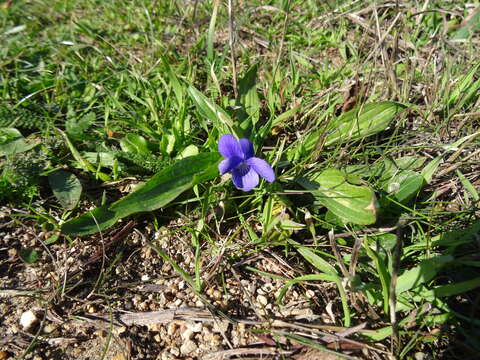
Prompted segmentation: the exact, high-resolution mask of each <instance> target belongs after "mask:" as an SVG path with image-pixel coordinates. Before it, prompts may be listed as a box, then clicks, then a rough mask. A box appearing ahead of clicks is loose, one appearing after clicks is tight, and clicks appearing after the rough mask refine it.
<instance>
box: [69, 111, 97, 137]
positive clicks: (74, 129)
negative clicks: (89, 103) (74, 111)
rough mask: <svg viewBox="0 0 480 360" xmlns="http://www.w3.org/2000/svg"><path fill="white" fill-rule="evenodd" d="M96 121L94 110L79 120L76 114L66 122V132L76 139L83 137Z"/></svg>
mask: <svg viewBox="0 0 480 360" xmlns="http://www.w3.org/2000/svg"><path fill="white" fill-rule="evenodd" d="M94 122H95V114H94V113H92V112H89V113H87V114H85V115H84V116H82V117H81V118H80V119H78V120H77V119H76V118H75V117H74V116H73V117H70V118H69V119H68V120H67V122H66V123H65V132H66V133H67V134H68V136H70V137H72V138H74V139H81V138H82V136H83V135H84V133H85V131H86V130H87V129H88V128H89V127H90V126H92V124H93V123H94Z"/></svg>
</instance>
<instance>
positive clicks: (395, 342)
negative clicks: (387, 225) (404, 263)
mask: <svg viewBox="0 0 480 360" xmlns="http://www.w3.org/2000/svg"><path fill="white" fill-rule="evenodd" d="M404 225H405V221H404V220H400V221H399V222H398V227H397V244H396V245H395V252H394V254H393V269H392V277H391V279H390V298H389V300H388V301H389V305H390V323H391V324H392V336H391V344H390V351H391V352H392V353H393V354H395V353H396V352H397V351H398V350H399V349H400V337H399V334H398V322H397V313H396V311H397V294H396V291H395V288H396V286H397V278H398V273H399V272H400V261H401V258H402V250H403V226H404Z"/></svg>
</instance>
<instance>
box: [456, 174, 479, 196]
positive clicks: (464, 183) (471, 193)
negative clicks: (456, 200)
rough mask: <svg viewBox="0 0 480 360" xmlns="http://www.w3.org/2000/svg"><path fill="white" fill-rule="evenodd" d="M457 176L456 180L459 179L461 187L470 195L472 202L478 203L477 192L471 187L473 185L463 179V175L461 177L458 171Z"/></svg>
mask: <svg viewBox="0 0 480 360" xmlns="http://www.w3.org/2000/svg"><path fill="white" fill-rule="evenodd" d="M457 175H458V178H459V179H460V182H461V183H462V185H463V187H464V188H465V190H467V191H468V192H469V193H470V195H471V196H472V198H473V200H475V201H478V200H479V199H480V197H479V196H478V192H477V190H476V189H475V187H474V186H473V184H472V183H471V182H470V180H468V179H467V178H466V177H465V175H463V174H462V173H461V172H460V170H457Z"/></svg>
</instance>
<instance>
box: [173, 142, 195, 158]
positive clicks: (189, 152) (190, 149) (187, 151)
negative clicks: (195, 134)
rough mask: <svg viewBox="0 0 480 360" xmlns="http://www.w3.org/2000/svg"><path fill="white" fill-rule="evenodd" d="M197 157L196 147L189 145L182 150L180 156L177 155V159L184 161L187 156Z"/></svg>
mask: <svg viewBox="0 0 480 360" xmlns="http://www.w3.org/2000/svg"><path fill="white" fill-rule="evenodd" d="M195 155H198V147H197V146H195V145H193V144H191V145H188V146H187V147H186V148H185V149H183V150H182V152H181V153H180V154H178V155H177V157H176V158H177V159H184V158H186V157H189V156H195Z"/></svg>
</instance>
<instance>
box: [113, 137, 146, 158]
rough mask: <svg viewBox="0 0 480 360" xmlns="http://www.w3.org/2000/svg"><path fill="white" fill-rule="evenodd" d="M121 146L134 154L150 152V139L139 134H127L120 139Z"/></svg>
mask: <svg viewBox="0 0 480 360" xmlns="http://www.w3.org/2000/svg"><path fill="white" fill-rule="evenodd" d="M120 147H121V148H122V150H123V151H125V152H130V153H133V154H143V155H148V154H150V153H151V152H150V150H149V148H148V141H147V140H145V138H144V137H143V136H140V135H137V134H127V135H125V137H124V138H123V139H121V140H120Z"/></svg>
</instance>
